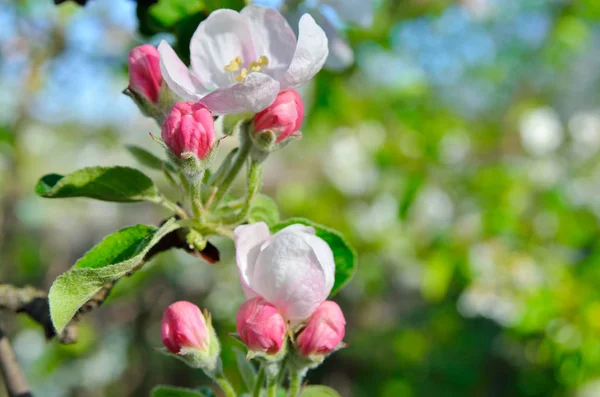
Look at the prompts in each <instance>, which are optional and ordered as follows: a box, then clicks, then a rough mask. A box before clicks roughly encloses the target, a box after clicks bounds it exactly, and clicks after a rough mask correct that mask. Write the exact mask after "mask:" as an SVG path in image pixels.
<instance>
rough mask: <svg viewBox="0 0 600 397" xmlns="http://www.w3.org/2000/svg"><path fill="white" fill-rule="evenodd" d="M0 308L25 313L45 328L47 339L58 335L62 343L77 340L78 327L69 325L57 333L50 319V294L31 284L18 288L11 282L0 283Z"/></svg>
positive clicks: (57, 337)
mask: <svg viewBox="0 0 600 397" xmlns="http://www.w3.org/2000/svg"><path fill="white" fill-rule="evenodd" d="M0 309H4V310H9V311H12V312H14V313H25V314H27V315H28V316H29V317H31V319H33V320H34V321H35V322H37V323H38V324H40V325H41V326H42V327H43V328H44V333H45V335H46V338H47V339H51V338H53V337H56V339H58V341H59V342H60V343H63V344H69V343H75V342H76V341H77V329H76V327H75V326H74V325H69V326H68V327H66V328H65V329H64V330H63V332H61V333H60V334H59V335H57V334H56V331H55V329H54V325H52V320H51V319H50V306H49V304H48V295H47V294H46V292H44V291H40V290H38V289H35V288H33V287H30V286H26V287H23V288H18V287H15V286H13V285H10V284H0Z"/></svg>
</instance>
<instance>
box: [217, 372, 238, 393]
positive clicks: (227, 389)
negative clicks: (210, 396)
mask: <svg viewBox="0 0 600 397" xmlns="http://www.w3.org/2000/svg"><path fill="white" fill-rule="evenodd" d="M215 381H216V382H217V383H218V384H219V387H220V388H221V389H222V390H223V392H224V393H225V396H226V397H236V396H237V394H236V393H235V390H234V389H233V386H231V383H229V381H228V380H227V378H225V376H217V377H216V378H215Z"/></svg>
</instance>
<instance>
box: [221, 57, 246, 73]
mask: <svg viewBox="0 0 600 397" xmlns="http://www.w3.org/2000/svg"><path fill="white" fill-rule="evenodd" d="M240 66H242V57H240V56H237V57H235V58H233V59H232V60H231V62H229V64H228V65H225V67H224V69H225V71H226V72H236V71H238V70H239V69H240Z"/></svg>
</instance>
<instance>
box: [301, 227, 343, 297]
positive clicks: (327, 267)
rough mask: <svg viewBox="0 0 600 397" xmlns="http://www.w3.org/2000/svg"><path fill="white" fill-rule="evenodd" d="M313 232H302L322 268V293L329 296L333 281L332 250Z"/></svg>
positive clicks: (333, 262) (333, 264) (333, 263)
mask: <svg viewBox="0 0 600 397" xmlns="http://www.w3.org/2000/svg"><path fill="white" fill-rule="evenodd" d="M313 234H314V233H313ZM313 234H308V233H304V235H303V237H304V239H305V240H306V242H307V243H308V244H309V245H310V246H311V247H312V249H313V250H314V252H315V255H316V256H317V259H318V260H319V263H320V265H321V268H322V269H323V274H324V275H325V285H324V288H323V294H325V296H326V297H327V296H329V293H330V292H331V289H332V288H333V283H334V281H335V261H334V258H333V251H332V250H331V247H329V244H327V243H326V242H325V240H323V239H322V238H320V237H317V236H315V235H313Z"/></svg>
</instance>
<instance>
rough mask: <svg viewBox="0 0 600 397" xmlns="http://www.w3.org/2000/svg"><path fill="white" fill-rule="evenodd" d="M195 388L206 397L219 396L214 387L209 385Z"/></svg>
mask: <svg viewBox="0 0 600 397" xmlns="http://www.w3.org/2000/svg"><path fill="white" fill-rule="evenodd" d="M195 390H197V391H198V392H199V393H200V394H202V395H203V396H204V397H217V395H216V394H215V392H214V391H213V389H211V388H210V387H208V386H200V387H198V388H196V389H195Z"/></svg>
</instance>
